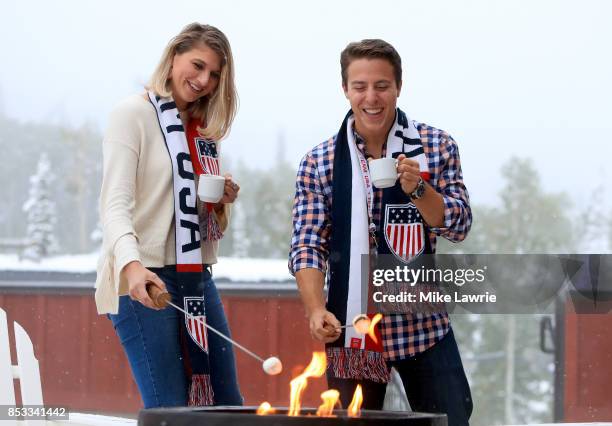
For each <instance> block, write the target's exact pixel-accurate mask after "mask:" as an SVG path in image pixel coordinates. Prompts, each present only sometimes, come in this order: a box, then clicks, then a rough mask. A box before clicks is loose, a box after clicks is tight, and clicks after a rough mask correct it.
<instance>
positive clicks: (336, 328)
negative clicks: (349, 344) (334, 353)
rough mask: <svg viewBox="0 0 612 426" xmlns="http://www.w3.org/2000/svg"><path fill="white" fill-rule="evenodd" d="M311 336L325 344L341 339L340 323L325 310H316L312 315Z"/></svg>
mask: <svg viewBox="0 0 612 426" xmlns="http://www.w3.org/2000/svg"><path fill="white" fill-rule="evenodd" d="M309 322H310V334H311V336H312V337H313V338H314V339H316V340H318V341H320V342H323V343H330V342H333V341H335V340H338V337H340V331H341V330H340V326H341V325H342V324H340V321H338V319H337V318H336V316H335V315H334V314H332V313H331V312H329V311H328V310H326V309H324V308H320V309H315V310H313V311H312V312H311V313H310V318H309Z"/></svg>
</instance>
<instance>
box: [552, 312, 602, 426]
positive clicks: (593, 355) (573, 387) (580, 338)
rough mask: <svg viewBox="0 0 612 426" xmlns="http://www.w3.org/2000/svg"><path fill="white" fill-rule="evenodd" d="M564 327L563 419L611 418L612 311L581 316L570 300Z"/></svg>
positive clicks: (594, 419)
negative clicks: (611, 331)
mask: <svg viewBox="0 0 612 426" xmlns="http://www.w3.org/2000/svg"><path fill="white" fill-rule="evenodd" d="M607 306H608V308H609V309H612V304H611V303H610V302H607ZM604 312H605V310H604ZM564 327H565V333H564V339H565V345H564V353H563V357H564V363H563V364H564V365H563V367H562V368H563V369H564V385H563V395H564V401H563V421H565V422H597V421H610V420H612V339H610V335H611V334H610V327H612V314H610V313H606V314H580V315H578V314H576V313H575V312H574V310H573V308H572V305H571V304H569V303H568V304H567V305H566V311H565V321H564Z"/></svg>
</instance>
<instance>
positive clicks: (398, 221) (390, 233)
mask: <svg viewBox="0 0 612 426" xmlns="http://www.w3.org/2000/svg"><path fill="white" fill-rule="evenodd" d="M384 223H385V240H386V241H387V245H388V246H389V250H391V252H392V253H393V254H394V255H395V256H396V257H397V258H399V259H400V260H401V261H402V262H406V263H408V262H409V261H410V260H412V259H413V258H415V257H416V256H418V255H419V254H421V253H423V250H425V227H424V226H423V222H422V219H421V214H420V213H419V210H418V209H417V208H416V206H415V205H414V204H412V203H408V204H387V206H386V209H385V222H384Z"/></svg>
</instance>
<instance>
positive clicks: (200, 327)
mask: <svg viewBox="0 0 612 426" xmlns="http://www.w3.org/2000/svg"><path fill="white" fill-rule="evenodd" d="M183 303H184V304H185V305H184V306H185V312H187V313H188V314H189V315H185V325H186V326H187V331H188V332H189V336H190V337H191V339H192V340H193V341H194V342H195V343H196V344H197V345H198V346H199V347H200V348H202V350H203V351H204V352H208V338H207V334H206V327H205V326H204V323H206V315H205V314H204V298H203V297H185V298H184V301H183Z"/></svg>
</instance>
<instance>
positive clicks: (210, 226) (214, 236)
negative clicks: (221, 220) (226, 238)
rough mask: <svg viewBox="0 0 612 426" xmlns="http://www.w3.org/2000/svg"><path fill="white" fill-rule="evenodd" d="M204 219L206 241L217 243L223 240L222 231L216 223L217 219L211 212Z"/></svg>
mask: <svg viewBox="0 0 612 426" xmlns="http://www.w3.org/2000/svg"><path fill="white" fill-rule="evenodd" d="M207 216H208V217H207V218H206V241H217V240H220V239H221V238H223V231H221V227H220V226H219V224H218V223H217V219H216V217H215V214H214V213H213V212H208V214H207Z"/></svg>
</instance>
